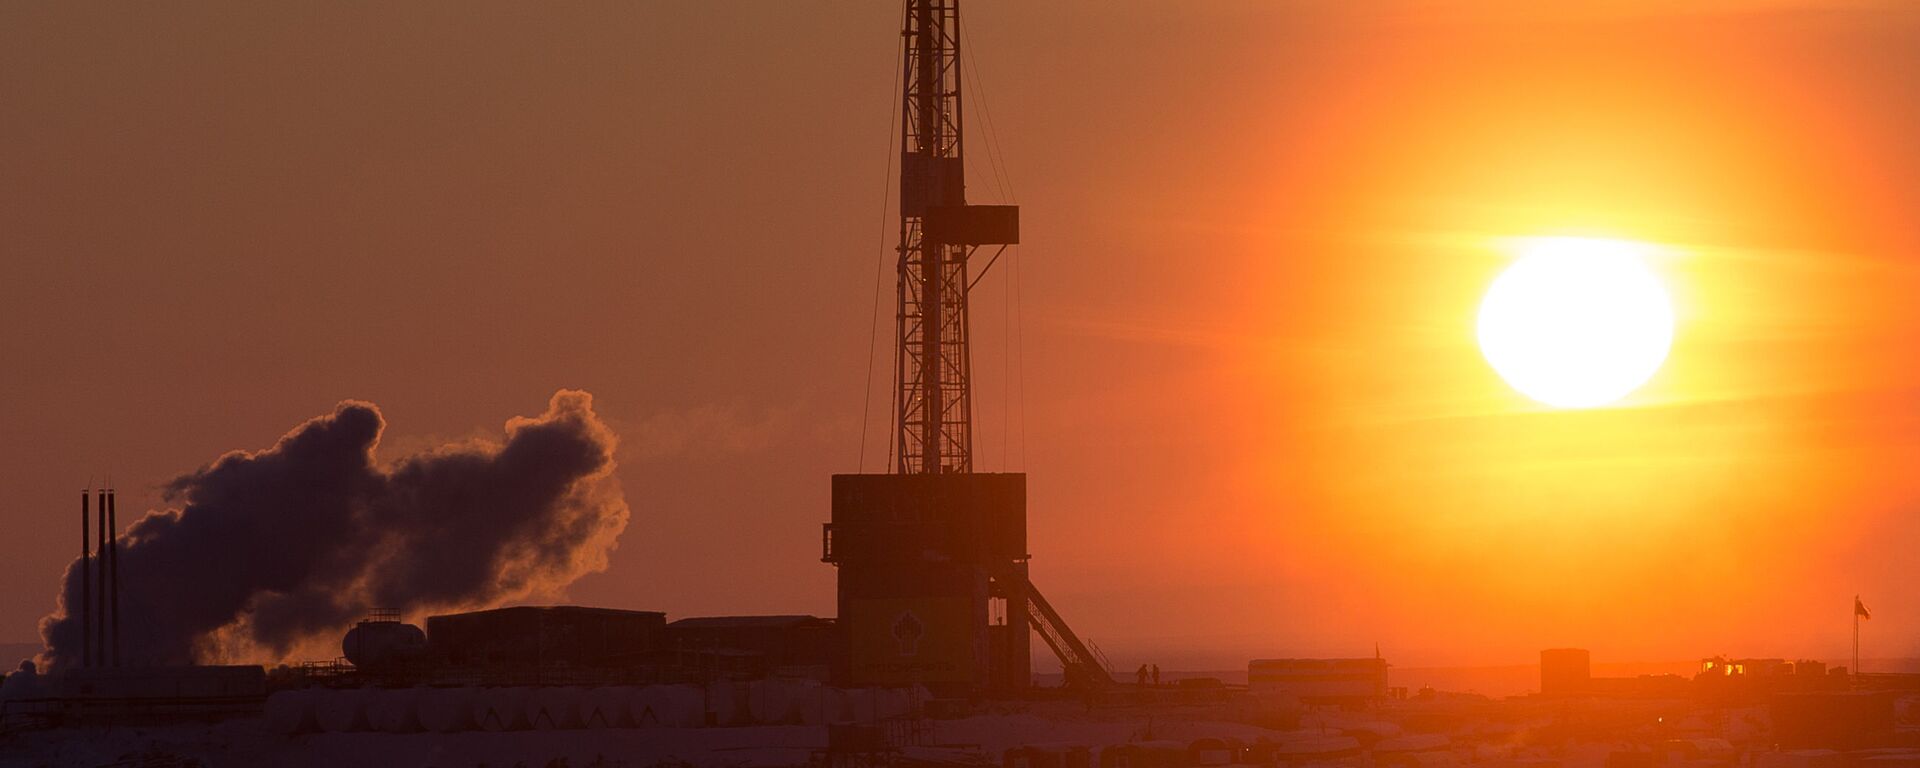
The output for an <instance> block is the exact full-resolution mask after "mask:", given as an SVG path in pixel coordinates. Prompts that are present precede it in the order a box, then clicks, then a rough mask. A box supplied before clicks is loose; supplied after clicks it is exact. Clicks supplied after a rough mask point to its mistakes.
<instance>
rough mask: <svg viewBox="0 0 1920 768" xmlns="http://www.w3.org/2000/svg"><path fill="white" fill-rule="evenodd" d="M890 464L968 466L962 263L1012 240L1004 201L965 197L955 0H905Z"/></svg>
mask: <svg viewBox="0 0 1920 768" xmlns="http://www.w3.org/2000/svg"><path fill="white" fill-rule="evenodd" d="M901 34H902V36H903V41H902V44H903V45H904V46H905V47H906V50H905V55H904V56H903V57H902V61H903V62H904V71H903V72H902V73H901V75H902V77H901V81H902V82H903V83H904V84H905V86H904V88H902V90H901V106H902V109H901V114H902V115H903V116H904V117H903V119H902V120H901V123H900V154H901V160H900V246H899V252H900V258H899V283H900V285H899V295H900V300H899V311H898V313H897V315H896V324H897V336H898V347H897V349H896V350H895V357H894V359H895V362H896V370H895V372H894V381H895V382H896V384H897V386H898V388H899V391H898V392H897V393H896V395H895V397H896V399H895V404H896V408H897V411H896V412H895V414H894V427H895V430H896V436H895V443H894V446H895V451H896V454H895V464H894V467H895V471H896V472H898V473H900V474H948V473H965V472H972V471H973V385H972V379H971V376H972V366H973V361H972V351H971V348H970V347H969V346H968V343H967V288H968V279H967V266H968V259H969V258H970V257H971V256H972V255H973V251H974V249H975V248H977V247H979V246H981V245H988V244H1010V243H1013V242H1017V241H1018V239H1019V235H1018V231H1019V219H1018V212H1017V210H1016V209H1014V208H1013V207H1011V206H969V205H967V203H966V165H965V161H964V159H963V158H964V154H963V149H964V147H965V141H964V139H963V133H962V131H961V128H962V126H963V121H962V119H961V114H962V113H961V106H960V9H959V1H958V0H908V3H907V10H906V24H905V29H904V30H903V31H902V33H901Z"/></svg>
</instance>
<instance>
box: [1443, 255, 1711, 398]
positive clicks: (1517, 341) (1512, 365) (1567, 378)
mask: <svg viewBox="0 0 1920 768" xmlns="http://www.w3.org/2000/svg"><path fill="white" fill-rule="evenodd" d="M1519 245H1520V247H1519V252H1520V258H1519V259H1518V260H1517V261H1515V262H1514V263H1513V265H1512V266H1509V267H1507V270H1506V271H1505V272H1502V273H1500V276H1499V277H1497V278H1495V279H1494V281H1493V285H1492V286H1490V287H1488V288H1487V295H1486V298H1485V299H1482V300H1481V302H1480V321H1479V337H1480V353H1481V354H1482V355H1485V356H1486V358H1487V362H1488V363H1489V364H1491V365H1492V366H1493V370H1494V371H1496V372H1498V373H1499V374H1500V378H1502V379H1505V380H1506V381H1507V383H1508V384H1510V385H1512V386H1513V388H1514V389H1517V390H1519V391H1520V393H1521V394H1524V395H1526V396H1527V397H1530V398H1533V399H1535V400H1538V401H1540V402H1542V403H1545V404H1547V405H1551V406H1555V407H1559V408H1592V407H1595V406H1600V405H1606V404H1607V403H1611V402H1613V401H1615V400H1619V399H1620V398H1622V397H1625V396H1627V394H1628V393H1631V392H1632V391H1634V390H1635V389H1638V388H1639V387H1640V385H1642V384H1645V383H1647V380H1648V379H1650V378H1653V374H1654V372H1656V371H1658V370H1660V364H1661V363H1663V362H1665V361H1666V359H1667V350H1668V349H1669V348H1670V347H1672V346H1673V307H1672V305H1671V304H1670V303H1669V302H1668V300H1667V292H1666V289H1665V288H1664V287H1662V286H1661V284H1660V278H1659V277H1657V276H1656V275H1654V273H1653V270H1652V269H1651V268H1650V267H1648V266H1647V263H1646V261H1645V259H1644V256H1645V255H1646V254H1647V253H1648V252H1649V251H1650V250H1651V249H1650V248H1649V247H1648V246H1645V245H1641V244H1637V243H1631V242H1626V241H1621V240H1599V239H1588V238H1574V237H1554V238H1538V239H1530V240H1523V241H1520V243H1519Z"/></svg>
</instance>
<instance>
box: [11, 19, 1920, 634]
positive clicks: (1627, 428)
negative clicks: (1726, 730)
mask: <svg viewBox="0 0 1920 768" xmlns="http://www.w3.org/2000/svg"><path fill="white" fill-rule="evenodd" d="M1538 5H1539V4H1537V3H1495V2H1478V3H1473V2H1402V3H1386V2H1380V3H1369V2H1294V3H1277V2H1276V3H1256V2H1231V3H1229V2H1217V3H1215V2H1208V3H1196V2H1183V1H1180V2H1177V1H1172V0H1169V1H1167V2H1143V1H1140V0H1117V1H1115V0H1109V1H1106V2H1098V3H1067V2H1057V3H1022V2H1010V1H1006V0H969V2H968V3H967V5H966V19H965V33H966V37H965V40H966V44H967V48H968V50H969V55H970V59H971V60H970V62H969V67H970V68H969V70H968V77H969V78H970V82H971V83H973V84H975V85H977V86H979V90H978V91H976V92H974V93H970V94H969V97H970V98H971V99H972V101H970V102H969V109H970V112H969V127H970V128H971V129H973V130H974V133H973V134H972V135H971V136H970V139H969V144H968V147H969V150H970V151H972V153H973V154H972V158H971V160H972V163H971V165H972V168H971V169H970V174H971V176H970V180H971V182H972V183H971V184H970V186H969V194H970V197H971V198H972V199H974V200H975V201H978V202H1000V201H1006V200H1008V199H1009V198H1010V197H1011V198H1013V199H1015V200H1016V201H1017V202H1018V203H1019V204H1021V205H1022V206H1023V208H1024V210H1023V212H1022V218H1023V219H1024V226H1023V229H1024V232H1023V235H1024V239H1025V244H1024V245H1023V246H1022V247H1021V248H1020V249H1018V251H1017V253H1016V255H1014V257H1013V258H1012V260H1011V261H1010V262H1003V264H1002V266H1000V267H996V268H995V274H993V275H990V276H989V277H988V278H986V280H985V281H984V282H983V283H982V284H981V287H980V289H979V290H980V293H979V294H977V295H976V298H975V309H974V312H975V331H974V332H975V339H976V344H977V346H976V350H975V364H976V368H977V370H976V381H977V387H978V395H977V398H978V399H977V413H978V419H979V431H978V437H977V440H978V443H977V447H978V453H979V456H980V460H979V464H980V467H981V468H982V469H986V470H1001V469H1012V470H1021V471H1026V472H1029V473H1031V480H1030V493H1031V499H1030V505H1031V506H1030V516H1031V519H1032V526H1031V527H1032V547H1031V548H1032V551H1033V552H1034V554H1035V559H1034V562H1033V566H1032V570H1033V574H1034V578H1035V580H1036V582H1037V583H1038V585H1039V586H1040V587H1041V589H1042V590H1044V591H1045V593H1046V594H1047V595H1048V597H1049V598H1050V599H1051V600H1052V601H1053V602H1054V604H1055V605H1056V606H1058V607H1059V608H1060V609H1061V610H1062V612H1063V613H1064V614H1065V615H1066V617H1067V618H1068V620H1069V621H1070V622H1071V623H1072V624H1073V625H1074V626H1075V628H1076V629H1078V630H1080V631H1081V633H1082V634H1085V635H1087V636H1090V637H1093V638H1095V639H1096V640H1098V641H1099V642H1100V643H1101V644H1102V645H1103V646H1104V647H1105V648H1106V649H1107V650H1108V652H1109V653H1110V654H1111V655H1113V656H1114V658H1115V660H1116V662H1118V663H1120V664H1121V666H1128V665H1130V664H1132V663H1134V662H1128V661H1125V659H1146V658H1151V659H1153V660H1156V661H1159V662H1160V663H1162V664H1163V665H1171V666H1173V667H1180V666H1213V665H1224V666H1234V665H1238V664H1241V663H1244V661H1245V659H1246V658H1248V657H1249V656H1256V655H1258V656H1286V655H1338V654H1359V655H1364V654H1366V653H1371V652H1372V649H1373V644H1374V643H1375V642H1376V641H1377V642H1379V643H1380V645H1381V648H1382V650H1383V651H1384V652H1385V653H1386V655H1387V656H1389V657H1390V658H1393V659H1395V660H1396V663H1406V664H1419V663H1454V662H1492V663H1499V662H1519V661H1524V660H1527V659H1529V658H1531V657H1532V654H1533V653H1534V651H1536V650H1537V649H1539V648H1542V647H1549V646H1560V645H1576V646H1584V647H1589V648H1591V649H1592V650H1593V651H1594V654H1595V658H1596V660H1597V661H1604V660H1613V661H1623V660H1629V659H1632V660H1651V659H1671V658H1687V657H1697V656H1700V655H1709V654H1713V653H1723V652H1724V653H1736V654H1752V655H1785V656H1793V655H1818V656H1826V657H1832V658H1838V657H1841V656H1844V655H1845V654H1846V652H1847V648H1848V643H1849V642H1850V635H1849V631H1848V628H1849V625H1848V615H1849V609H1850V607H1851V602H1850V601H1851V599H1852V596H1853V594H1854V593H1856V592H1858V593H1861V594H1862V595H1863V597H1864V599H1865V600H1866V602H1867V603H1868V605H1870V606H1872V607H1873V608H1874V609H1875V610H1876V615H1875V617H1874V620H1873V621H1872V622H1871V623H1870V624H1869V627H1868V630H1867V635H1866V640H1865V641H1864V646H1865V651H1866V655H1868V656H1869V657H1873V656H1896V655H1920V639H1917V638H1920V592H1915V591H1914V590H1913V589H1912V587H1911V574H1910V570H1911V567H1910V563H1909V559H1910V554H1909V553H1910V552H1912V551H1913V550H1914V549H1915V547H1916V545H1917V544H1920V521H1916V519H1915V512H1916V500H1920V472H1916V471H1915V467H1916V465H1915V461H1916V460H1917V459H1920V432H1917V431H1916V430H1920V408H1917V407H1916V406H1920V401H1916V395H1917V394H1920V365H1917V364H1916V362H1917V361H1916V360H1915V359H1914V357H1913V354H1912V350H1913V349H1915V345H1916V344H1920V310H1916V309H1915V306H1916V304H1915V302H1914V297H1915V296H1916V295H1917V294H1916V292H1917V291H1920V267H1917V266H1916V265H1915V263H1914V262H1913V258H1914V255H1915V252H1916V247H1920V218H1916V217H1915V216H1914V211H1915V210H1920V148H1917V147H1916V145H1915V144H1914V141H1913V137H1914V136H1916V135H1920V81H1917V80H1916V75H1915V73H1916V72H1920V8H1915V7H1912V6H1910V5H1909V4H1906V3H1864V2H1863V3H1848V2H1830V3H1791V2H1732V1H1731V0H1729V1H1723V2H1710V3H1700V4H1697V5H1696V6H1695V7H1692V8H1689V9H1687V10H1684V11H1674V10H1668V6H1670V5H1671V4H1669V3H1655V2H1640V3H1624V4H1621V3H1597V2H1595V3H1583V4H1568V5H1564V6H1556V10H1555V11H1554V12H1542V11H1539V10H1522V9H1526V8H1532V7H1534V6H1538ZM1509 6H1511V7H1509ZM898 17H899V12H898V7H897V4H895V3H892V2H861V3H819V2H701V3H693V2H673V3H641V2H632V3H604V4H603V3H580V4H561V5H546V4H538V5H536V4H500V3H470V2H459V3H454V2H444V3H431V4H425V3H410V4H391V3H365V4H347V3H338V4H326V5H314V6H303V7H292V6H286V5H281V4H258V3H231V4H213V3H193V4H185V3H148V4H113V5H110V6H109V5H89V4H71V3H10V4H6V5H0V105H4V106H0V259H4V262H0V266H3V267H4V270H3V271H0V395H3V397H0V468H4V469H3V470H0V524H4V530H6V531H7V535H6V536H5V537H4V541H3V543H0V584H3V585H4V586H0V640H6V641H13V640H29V639H33V638H34V636H35V630H34V626H35V622H36V621H37V620H38V618H39V617H40V616H41V615H43V614H45V613H47V612H48V611H50V610H51V609H52V608H53V600H54V594H55V585H56V583H57V579H58V578H59V573H60V569H61V568H62V567H64V565H65V563H66V562H67V561H68V560H69V559H71V558H72V557H73V556H74V552H73V551H72V550H73V549H74V546H75V541H74V540H75V538H76V537H77V534H76V533H75V532H74V531H73V530H71V520H72V517H73V514H74V511H73V509H72V507H73V503H72V497H73V495H74V493H75V491H77V490H78V489H79V488H80V487H81V486H82V485H84V484H85V483H86V482H87V481H88V479H89V478H94V479H99V478H101V477H103V476H104V475H105V474H107V473H111V474H112V476H113V478H114V480H115V482H116V483H117V484H118V485H119V487H120V488H121V489H122V494H123V496H125V497H126V498H127V500H128V501H129V504H127V505H122V506H123V507H127V508H131V509H141V508H144V507H146V506H154V505H158V504H160V493H159V491H160V488H161V487H162V486H163V485H164V484H166V483H167V482H169V481H170V480H171V479H173V478H174V477H176V476H178V475H181V474H184V473H188V472H191V471H193V470H194V469H196V468H197V467H199V466H201V465H203V464H205V463H206V462H209V461H211V460H213V459H214V458H216V457H218V456H219V455H220V454H222V453H223V452H226V451H230V450H236V449H258V448H264V447H266V446H268V445H270V444H272V442H273V441H274V440H275V439H276V438H277V437H278V436H280V435H281V434H282V433H284V432H286V431H287V430H289V429H292V428H293V427H294V426H296V425H298V424H299V423H301V422H302V421H304V420H305V419H308V418H311V417H314V416H318V415H321V414H325V413H328V412H330V411H331V410H332V409H333V407H334V405H335V404H336V403H337V402H339V401H341V400H344V399H349V398H355V399H362V400H367V401H371V402H374V403H377V404H378V405H379V406H380V408H381V409H382V411H383V412H384V414H385V417H386V419H387V421H388V423H389V428H388V432H387V434H386V438H385V440H384V443H383V445H382V450H383V451H390V452H394V453H395V454H396V455H397V454H398V453H403V452H406V451H409V450H414V449H419V448H423V447H427V446H432V445H436V444H439V443H443V442H447V441H457V440H466V439H478V438H491V439H497V437H498V435H499V434H500V427H501V425H502V424H503V423H504V422H505V421H506V420H507V419H508V418H510V417H513V416H522V415H534V414H538V413H540V412H541V411H542V410H543V409H544V408H545V405H546V403H547V400H548V398H549V397H550V396H551V395H552V394H553V393H554V391H555V390H557V389H560V388H563V387H564V388H579V389H584V390H588V391H590V392H592V393H593V395H594V398H595V399H594V403H595V408H596V409H597V411H598V412H599V413H600V415H601V416H602V417H603V418H604V419H605V420H606V421H607V423H608V425H609V426H611V427H612V428H613V429H614V431H615V432H617V433H618V434H619V435H620V437H621V440H622V442H621V445H620V449H619V451H618V454H617V458H618V461H619V463H620V469H619V475H620V477H621V479H622V481H623V484H624V488H625V493H626V496H627V500H628V503H629V504H630V505H631V508H632V511H633V518H632V522H631V524H630V525H629V526H628V528H627V530H626V533H625V534H624V536H623V537H622V538H621V541H620V545H619V549H618V550H617V551H616V552H614V554H613V555H612V558H611V563H610V567H609V568H608V570H607V571H605V572H604V573H598V574H594V575H590V576H587V577H585V578H584V579H582V580H580V581H579V582H577V583H576V584H575V585H574V587H573V588H572V589H571V590H570V591H569V592H568V593H567V594H566V595H564V596H556V597H555V599H561V598H562V597H563V598H564V599H566V600H569V601H572V602H578V603H587V604H598V605H610V606H620V607H632V608H643V609H653V610H664V611H667V612H669V613H670V614H673V615H676V616H684V615H699V614H715V613H736V612H776V613H777V612H786V613H792V612H810V613H816V614H822V615H825V614H830V613H831V612H832V611H833V594H832V590H833V579H834V574H833V570H832V569H831V568H830V567H828V566H826V565H824V564H821V563H820V562H819V541H820V533H819V531H820V529H819V524H820V523H821V522H823V521H825V520H826V519H827V516H828V493H827V491H828V476H829V475H830V474H831V473H835V472H848V471H855V470H857V469H859V468H860V467H861V464H860V452H861V429H862V425H863V423H864V424H866V426H867V437H868V440H867V451H866V452H867V463H866V468H867V469H869V470H872V469H875V468H876V467H877V466H878V463H877V458H878V457H879V456H880V455H881V454H882V453H883V452H884V446H885V434H886V432H885V425H886V421H885V419H886V414H885V406H884V403H885V402H886V397H887V395H886V388H885V384H886V378H887V375H888V371H889V370H890V362H889V361H888V360H887V359H886V357H885V356H886V354H887V350H888V347H889V344H890V337H888V336H886V335H883V336H882V337H881V339H880V345H879V348H880V354H879V355H878V356H877V357H876V360H875V362H876V364H877V365H878V368H877V370H876V372H875V376H876V379H875V381H876V386H874V387H873V392H874V397H875V402H876V403H877V404H878V405H876V406H875V407H874V408H873V409H872V417H871V419H868V420H866V421H864V422H863V418H862V406H863V397H862V387H863V385H864V384H865V383H866V381H867V366H868V363H867V353H868V349H869V341H870V320H871V318H872V316H873V315H872V312H873V309H874V307H873V297H874V289H875V278H876V274H877V272H876V269H877V267H878V266H879V265H880V262H879V261H878V260H879V259H881V258H882V255H883V252H885V251H886V249H888V248H890V247H891V232H892V225H891V224H890V223H888V221H889V220H888V219H887V218H886V216H885V214H886V212H885V211H884V210H883V204H884V201H883V198H882V192H883V190H884V189H885V186H886V185H885V183H884V182H885V178H884V174H885V173H886V168H887V160H888V156H889V154H890V153H891V152H893V151H894V149H893V147H892V146H891V142H892V141H893V140H894V136H893V135H892V134H891V133H890V131H889V126H888V120H889V111H890V109H891V107H892V104H893V102H894V99H895V98H896V96H895V94H894V88H895V86H894V77H895V73H894V68H895V66H896V65H895V56H896V47H897V44H898V35H897V27H898V22H899V18H898ZM981 95H984V100H983V99H982V98H980V96H981ZM989 128H991V132H990V133H989V131H988V129H989ZM989 145H991V146H992V147H994V149H995V151H996V152H997V153H998V156H999V158H1000V159H1002V160H1003V161H1004V168H1005V171H1006V178H1004V179H1000V178H997V177H996V175H995V174H994V173H993V172H992V169H991V165H990V164H989V163H988V162H987V160H988V156H987V153H986V152H984V151H983V150H984V149H985V148H986V147H988V146H989ZM1547 233H1576V234H1595V235H1605V236H1613V237H1624V238H1633V239H1644V240H1649V241H1653V242H1657V243H1661V244H1663V245H1664V246H1666V248H1667V252H1668V253H1670V254H1671V258H1670V259H1668V260H1667V261H1664V262H1663V263H1662V264H1661V265H1659V266H1660V269H1661V271H1662V274H1663V275H1664V276H1665V277H1666V278H1667V280H1668V281H1669V287H1670V289H1671V290H1672V292H1673V293H1674V295H1675V296H1676V298H1677V303H1678V305H1679V307H1678V309H1679V312H1680V316H1681V327H1680V330H1679V336H1678V340H1677V343H1676V346H1675V349H1674V351H1673V354H1672V357H1671V359H1670V360H1669V362H1668V365H1667V367H1666V368H1665V369H1664V370H1663V371H1662V372H1661V373H1660V374H1659V375H1658V376H1656V378H1655V379H1654V381H1653V382H1652V383H1651V384H1650V385H1649V386H1648V387H1647V388H1646V389H1645V390H1643V391H1642V392H1641V393H1639V394H1638V395H1636V396H1635V397H1634V398H1632V399H1631V400H1630V401H1629V402H1627V403H1626V404H1625V405H1624V406H1623V407H1621V408H1615V409H1608V410H1604V411H1593V412H1581V413H1567V412H1553V411H1546V410H1543V409H1541V408H1539V407H1537V406H1533V405H1530V404H1529V403H1528V402H1526V401H1525V400H1523V399H1522V398H1521V397H1520V396H1518V395H1517V394H1514V393H1513V392H1512V391H1511V390H1509V389H1508V388H1507V387H1505V385H1504V384H1502V383H1501V382H1500V381H1499V379H1498V378H1497V377H1496V376H1495V375H1494V374H1493V373H1492V372H1491V370H1490V369H1488V368H1487V366H1486V365H1485V363H1484V362H1483V361H1482V360H1481V358H1480V356H1479V354H1478V352H1477V350H1476V349H1475V348H1474V346H1473V332H1472V318H1473V312H1474V309H1475V305H1476V302H1477V301H1478V298H1479V296H1480V292H1481V291H1482V290H1483V289H1484V287H1485V285H1486V284H1487V282H1488V281H1489V280H1490V279H1491V278H1492V276H1493V275H1494V274H1496V273H1497V271H1498V269H1499V268H1500V266H1501V265H1502V264H1503V263H1504V260H1505V259H1506V258H1507V256H1506V255H1504V254H1503V253H1502V252H1500V250H1499V249H1498V247H1497V246H1496V245H1495V242H1496V241H1497V240H1498V239H1499V238H1503V237H1514V236H1525V235H1534V234H1547ZM887 256H888V257H889V258H890V254H887ZM884 290H886V291H888V292H889V293H890V292H891V291H892V285H891V283H890V282H889V283H888V284H887V285H885V286H884ZM1016 295H1017V299H1018V300H1017V301H1015V300H1014V298H1015V296H1016ZM889 301H890V299H889ZM884 311H886V310H885V309H884V308H883V312H884ZM886 321H887V318H884V317H883V322H886ZM890 328H891V326H890V324H888V325H887V326H886V327H884V328H882V331H883V333H890ZM1021 403H1024V406H1025V407H1024V408H1021V407H1020V404H1021ZM123 518H131V515H123ZM125 522H130V519H123V523H125ZM236 546H245V547H257V548H271V547H274V546H276V543H275V542H271V541H258V542H236ZM323 650H324V649H323Z"/></svg>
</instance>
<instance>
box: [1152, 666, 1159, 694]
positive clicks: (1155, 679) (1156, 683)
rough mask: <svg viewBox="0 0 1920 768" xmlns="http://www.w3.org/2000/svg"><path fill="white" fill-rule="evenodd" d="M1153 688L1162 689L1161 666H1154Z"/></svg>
mask: <svg viewBox="0 0 1920 768" xmlns="http://www.w3.org/2000/svg"><path fill="white" fill-rule="evenodd" d="M1153 687H1155V688H1158V687H1160V665H1158V664H1155V665H1153Z"/></svg>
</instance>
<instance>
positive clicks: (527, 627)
mask: <svg viewBox="0 0 1920 768" xmlns="http://www.w3.org/2000/svg"><path fill="white" fill-rule="evenodd" d="M666 624H667V618H666V614H664V613H656V612H653V611H624V610H616V609H612V608H583V607H580V606H572V605H562V606H551V607H536V606H521V607H514V608H496V609H494V610H490V611H474V612H471V613H457V614H451V615H447V616H434V617H431V618H428V619H427V646H428V648H429V649H430V653H431V655H432V656H433V657H434V658H435V660H437V661H439V662H440V663H443V664H445V665H447V666H454V667H502V666H511V667H523V668H546V667H556V666H558V667H573V668H583V669H584V668H594V667H618V666H630V665H637V664H641V663H644V662H647V661H650V660H651V657H652V656H653V654H655V653H657V652H658V651H659V650H660V649H661V648H663V647H664V644H663V642H662V641H663V639H664V637H665V634H666Z"/></svg>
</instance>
